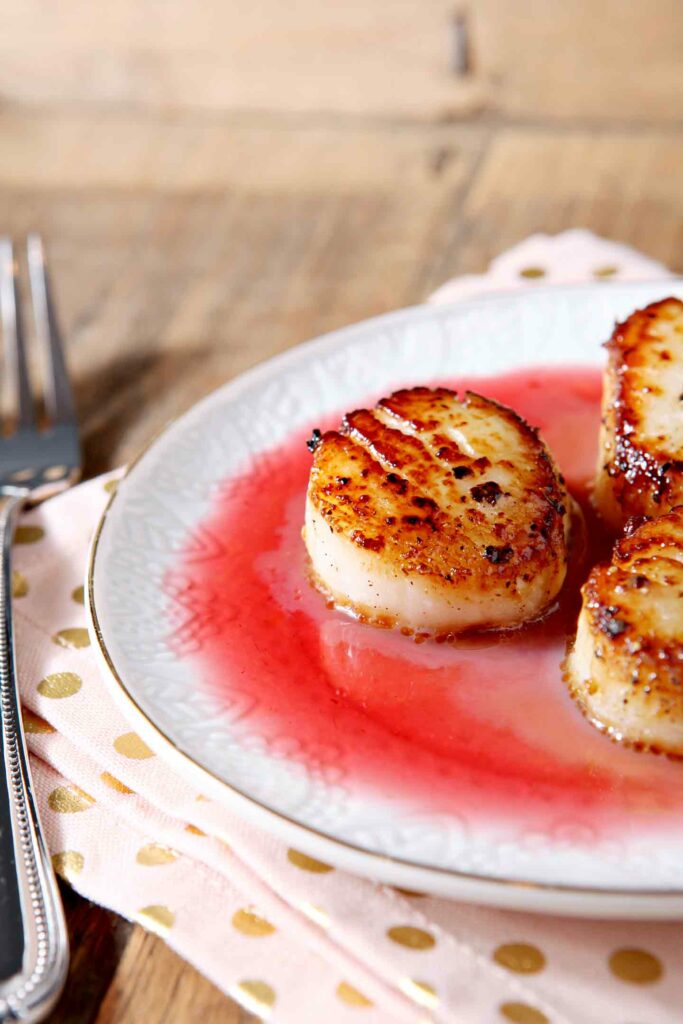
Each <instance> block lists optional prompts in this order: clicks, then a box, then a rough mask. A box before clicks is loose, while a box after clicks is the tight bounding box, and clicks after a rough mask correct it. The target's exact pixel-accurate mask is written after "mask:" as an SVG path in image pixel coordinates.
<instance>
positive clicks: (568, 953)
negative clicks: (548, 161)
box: [14, 231, 683, 1024]
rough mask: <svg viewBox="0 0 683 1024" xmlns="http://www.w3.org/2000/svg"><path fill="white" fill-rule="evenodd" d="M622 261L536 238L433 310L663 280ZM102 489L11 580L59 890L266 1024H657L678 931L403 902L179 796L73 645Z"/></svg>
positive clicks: (582, 239) (85, 490)
mask: <svg viewBox="0 0 683 1024" xmlns="http://www.w3.org/2000/svg"><path fill="white" fill-rule="evenodd" d="M665 274H666V270H665V268H664V267H662V266H660V265H659V264H656V263H654V262H653V261H651V260H647V259H645V258H644V257H642V256H640V255H639V254H637V253H635V252H633V251H632V250H629V249H626V248H625V247H624V246H620V245H615V244H613V243H609V242H605V241H603V240H601V239H598V238H595V237H594V236H592V235H590V234H589V233H587V232H584V231H571V232H567V233H565V234H563V235H559V236H557V237H554V238H551V237H547V236H540V235H539V236H535V237H534V238H531V239H529V240H527V241H526V242H523V243H522V244H521V245H519V246H516V247H515V248H514V249H512V250H510V251H509V252H507V253H505V254H504V255H502V256H499V257H498V258H497V259H496V260H495V261H494V263H493V264H492V267H491V271H490V273H489V274H487V275H483V276H481V277H468V278H462V279H460V280H459V281H455V282H451V283H450V284H447V285H444V287H443V288H441V289H440V290H439V292H438V293H437V294H436V296H434V297H433V301H440V300H455V299H457V298H459V297H461V296H463V295H469V294H474V293H480V292H482V291H491V290H500V289H507V288H510V287H519V286H522V285H524V286H528V287H538V286H539V282H544V281H554V280H557V281H562V280H572V281H575V280H590V279H592V278H593V277H595V276H597V277H598V278H601V277H608V276H614V277H619V278H634V277H639V278H647V277H663V276H665ZM112 486H115V475H114V476H112V477H109V478H106V479H105V478H101V479H98V480H94V481H91V482H89V483H86V484H83V485H82V486H81V487H78V488H76V489H75V490H73V491H71V492H69V493H67V494H65V495H63V496H61V497H59V498H57V499H55V500H53V501H50V502H48V503H47V504H45V505H44V506H42V507H41V508H39V509H37V510H34V511H32V512H31V513H29V514H28V515H27V516H26V517H25V519H24V521H23V524H22V526H21V527H20V528H19V530H18V533H17V537H16V542H17V546H16V549H15V553H16V562H15V566H16V574H15V580H14V591H15V598H16V600H15V608H16V615H17V646H18V653H19V672H20V678H21V689H22V698H23V702H24V706H25V709H26V711H25V715H26V725H27V730H28V740H29V746H30V750H31V754H32V765H33V772H34V779H35V783H36V788H37V792H38V800H39V806H40V812H41V815H42V820H43V823H44V826H45V830H46V832H47V837H48V842H49V845H50V849H51V851H52V854H53V861H54V864H55V867H56V869H57V871H58V872H59V873H60V874H61V875H62V876H64V877H65V878H67V879H68V880H69V881H70V882H71V884H72V885H73V886H74V888H76V889H77V890H78V891H79V892H81V893H82V894H83V895H84V896H87V897H88V898H90V899H92V900H95V901H96V902H98V903H101V904H103V905H105V906H107V907H110V908H112V909H113V910H116V911H117V912H118V913H120V914H122V915H124V916H125V917H127V918H130V919H135V920H138V921H139V922H141V923H142V924H143V925H144V926H145V927H147V928H149V929H151V930H153V931H155V932H157V933H158V934H160V935H162V936H163V937H164V938H165V939H166V941H167V942H168V943H169V944H170V945H171V946H172V947H173V948H174V949H175V950H177V952H178V953H180V955H181V956H183V957H185V958H186V959H187V960H189V961H190V962H192V963H193V964H194V965H195V966H196V967H197V968H199V970H201V971H202V972H203V973H204V974H205V975H207V976H208V977H209V978H211V979H212V980H213V981H214V982H215V983H216V984H217V985H218V986H220V987H221V988H222V989H223V990H224V991H226V992H228V993H229V994H230V995H232V996H233V997H234V998H236V999H238V1000H239V1001H240V1002H241V1003H242V1004H244V1006H245V1007H247V1008H248V1009H249V1010H251V1011H253V1012H255V1013H257V1014H260V1015H261V1016H263V1017H264V1018H267V1019H270V1020H273V1021H279V1022H282V1024H287V1022H292V1024H293V1022H296V1024H302V1022H304V1021H306V1022H307V1021H311V1022H314V1021H322V1020H324V1021H326V1022H327V1024H343V1022H346V1021H356V1020H362V1021H366V1022H368V1024H396V1022H402V1021H410V1022H414V1024H418V1022H422V1024H424V1022H427V1021H444V1022H446V1021H447V1022H458V1024H488V1022H490V1024H495V1022H501V1021H502V1022H504V1021H512V1022H513V1024H514V1022H516V1024H547V1022H550V1024H569V1022H571V1024H591V1022H596V1024H597V1022H598V1021H599V1022H600V1024H612V1022H613V1024H628V1022H633V1024H636V1022H637V1024H674V1022H675V1021H680V1019H681V1014H680V1007H681V1005H683V976H682V973H681V963H680V950H681V948H683V926H681V925H677V924H647V923H607V922H585V921H574V920H567V919H559V918H549V917H541V916H534V915H529V914H522V913H512V912H508V911H498V910H491V909H485V908H480V907H472V906H468V905H466V904H460V903H453V902H449V901H447V900H443V899H432V898H430V897H419V896H417V895H415V894H413V895H411V894H407V893H402V892H399V891H397V890H394V889H392V888H389V887H386V886H381V885H377V884H374V883H372V882H368V881H365V880H363V879H360V878H356V877H354V876H352V875H349V874H346V873H344V872H342V871H338V870H334V869H332V868H331V867H329V866H328V865H326V864H322V863H320V862H318V861H314V860H311V859H310V858H308V857H306V856H304V855H303V854H302V853H300V852H299V851H296V850H293V849H287V848H286V847H285V846H284V845H283V844H282V843H281V842H279V841H276V840H275V839H273V838H271V837H270V836H269V835H267V834H265V833H261V832H260V831H258V830H257V829H254V828H253V827H252V826H250V825H247V824H245V823H244V822H243V821H241V820H240V819H239V818H237V817H235V816H234V815H233V814H231V813H230V812H228V811H226V810H225V809H224V808H223V807H221V806H220V805H219V804H217V803H215V802H213V801H210V800H207V799H206V798H205V797H203V795H202V794H200V793H197V792H195V791H194V789H192V788H190V787H188V786H187V785H186V784H185V783H184V782H183V781H182V780H181V779H179V778H177V777H176V776H175V775H174V774H173V772H172V771H171V770H170V769H169V768H168V767H167V766H166V765H165V763H164V761H163V760H162V759H161V758H159V757H157V756H155V755H154V754H153V753H152V751H151V750H149V748H148V747H147V746H146V745H145V744H144V743H143V742H142V740H141V739H140V738H139V737H138V736H137V735H136V734H135V732H134V731H133V727H132V726H131V725H130V724H129V723H128V722H127V721H126V720H125V719H124V718H123V717H122V716H121V714H120V713H119V711H118V710H117V708H116V707H115V706H114V705H113V704H112V702H111V700H110V698H109V696H108V694H107V690H106V688H105V685H104V683H103V681H102V678H101V677H100V674H99V671H98V668H97V665H96V663H95V659H94V656H93V653H92V651H91V649H90V646H89V640H88V634H87V630H86V619H85V610H84V607H83V590H82V586H81V581H82V578H83V567H84V565H85V559H86V552H87V548H88V542H89V540H90V536H91V534H92V532H93V529H94V527H95V524H96V523H97V520H98V517H99V516H100V514H101V512H102V510H103V508H104V505H105V502H106V500H107V496H108V495H107V491H108V490H109V489H110V488H111V487H112Z"/></svg>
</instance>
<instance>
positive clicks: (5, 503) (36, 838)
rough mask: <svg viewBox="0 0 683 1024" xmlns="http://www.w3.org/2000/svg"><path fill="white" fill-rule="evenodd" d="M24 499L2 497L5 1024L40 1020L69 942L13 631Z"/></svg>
mask: <svg viewBox="0 0 683 1024" xmlns="http://www.w3.org/2000/svg"><path fill="white" fill-rule="evenodd" d="M24 501H25V496H24V494H22V493H16V494H4V495H0V558H1V562H2V564H1V566H0V1024H5V1022H6V1021H39V1020H42V1019H43V1018H44V1017H45V1016H46V1014H47V1013H48V1012H49V1011H50V1009H51V1007H52V1006H53V1005H54V1003H55V1002H56V1000H57V998H58V997H59V994H60V992H61V990H62V988H63V986H64V980H65V978H66V971H67V967H68V953H69V947H68V939H67V933H66V926H65V923H64V913H63V910H62V905H61V900H60V897H59V890H58V889H57V882H56V880H55V876H54V873H53V871H52V865H51V862H50V857H49V854H48V851H47V846H46V844H45V840H44V838H43V834H42V831H41V827H40V822H39V820H38V812H37V808H36V802H35V798H34V795H33V789H32V784H31V775H30V772H29V764H28V755H27V751H26V740H25V738H24V732H23V728H22V724H21V710H20V704H19V688H18V685H17V671H16V662H15V656H14V637H13V630H12V536H13V533H14V525H15V522H16V519H17V516H18V514H19V512H20V510H21V508H22V506H23V504H24Z"/></svg>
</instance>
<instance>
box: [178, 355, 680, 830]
mask: <svg viewBox="0 0 683 1024" xmlns="http://www.w3.org/2000/svg"><path fill="white" fill-rule="evenodd" d="M441 383H443V382H441ZM447 383H448V384H449V386H452V387H456V388H458V389H462V388H463V387H466V386H469V387H472V388H473V389H474V390H477V391H479V392H481V393H482V394H485V395H487V396H489V397H492V398H496V399H498V400H499V401H502V402H504V403H505V404H508V405H510V406H512V407H513V408H514V409H516V410H517V411H518V412H519V413H521V414H522V415H523V416H524V417H525V418H526V419H528V420H529V421H530V422H531V423H532V424H534V425H536V426H539V427H540V428H541V433H542V435H543V437H544V438H545V440H546V441H547V443H548V444H549V446H550V448H551V449H552V451H553V452H554V454H555V457H556V459H557V461H558V462H559V465H560V467H561V469H562V471H563V472H564V474H565V477H566V479H567V483H568V485H569V488H570V490H571V491H572V493H573V494H574V496H575V497H576V498H577V499H578V500H579V501H580V502H581V503H582V505H583V506H584V511H585V512H586V516H587V519H588V523H589V536H590V537H591V538H592V541H593V546H594V547H593V552H592V558H593V560H595V558H596V550H595V544H597V547H598V548H600V545H601V544H602V547H603V551H604V550H605V546H604V538H601V536H600V531H599V528H598V526H597V524H596V523H595V519H594V517H593V515H592V514H591V512H590V509H589V508H588V506H587V491H588V483H589V481H590V478H591V476H592V474H593V471H594V466H595V460H596V452H597V432H598V422H599V403H600V390H601V382H600V375H599V374H598V372H597V371H586V370H580V369H579V370H577V369H572V368H566V369H553V370H548V369H537V370H525V371H523V372H521V373H513V374H508V375H505V376H501V377H496V378H493V377H491V378H477V379H476V380H474V379H472V380H457V381H449V382H447ZM334 422H338V417H334V418H333V419H331V420H330V425H332V423H334ZM326 425H327V424H325V423H316V424H311V426H320V427H325V426H326ZM309 435H310V430H306V431H300V432H298V433H297V434H295V435H294V436H292V437H291V438H290V439H289V440H288V441H287V442H286V443H285V444H283V445H280V446H278V447H277V448H275V449H273V450H272V451H270V452H268V453H265V454H264V455H260V456H259V457H258V460H256V462H255V464H254V465H253V466H251V467H249V468H248V469H247V470H246V471H245V472H244V474H243V475H242V476H239V477H237V478H234V479H231V480H229V481H227V482H226V484H225V486H224V487H223V488H222V489H221V490H220V491H219V493H218V494H217V496H216V498H215V502H214V505H213V508H212V510H211V513H210V515H209V516H208V517H207V519H206V521H205V522H204V523H202V524H201V526H200V527H199V528H198V529H197V530H195V531H194V532H193V534H192V536H190V537H188V540H187V544H186V545H185V549H184V552H183V554H182V557H181V558H180V560H179V564H178V566H177V568H176V569H174V570H173V571H172V572H171V573H169V575H168V577H167V580H166V587H167V588H168V591H169V592H173V594H174V597H175V598H176V601H178V600H179V601H180V602H181V603H182V605H183V607H184V609H185V613H184V615H183V620H182V623H181V625H179V626H178V625H177V624H174V626H173V638H172V639H173V644H174V647H175V650H176V651H177V653H178V654H179V655H181V656H182V657H184V658H188V659H192V660H193V661H194V662H195V663H196V664H197V665H198V666H199V670H200V675H201V678H202V680H203V683H204V685H206V686H207V687H208V688H210V689H211V690H212V692H213V693H214V694H215V695H218V697H219V699H220V700H221V701H222V702H223V703H224V705H225V707H226V708H230V709H232V711H233V713H234V710H235V709H236V708H249V709H250V714H249V716H248V719H246V720H245V725H244V728H245V730H246V731H247V732H249V733H250V734H252V733H258V736H259V737H265V741H266V743H267V745H268V749H269V750H270V751H271V752H274V753H276V754H278V755H279V756H282V757H286V758H288V759H290V760H295V761H301V762H303V763H305V764H306V765H308V766H309V767H310V768H313V769H315V770H316V772H317V773H318V774H321V775H322V776H323V777H324V778H326V779H327V780H328V781H330V782H339V783H341V784H342V785H344V786H346V787H348V788H353V789H355V788H359V787H362V788H363V789H364V791H366V792H368V793H373V792H374V793H381V794H382V796H383V797H384V798H385V799H386V798H388V799H393V800H396V801H400V802H401V803H404V804H409V805H413V806H415V807H416V808H420V809H421V810H422V811H425V810H429V812H430V813H438V812H444V813H455V814H458V813H462V814H464V815H466V816H467V817H468V818H469V819H470V820H471V819H472V818H473V817H475V818H476V817H477V816H478V817H479V819H480V820H482V821H486V820H492V819H493V818H495V819H498V820H500V819H503V818H506V817H508V816H510V817H512V818H515V819H517V820H519V819H520V818H521V819H522V820H523V821H524V824H525V825H527V826H533V825H538V826H542V825H543V823H545V824H546V825H547V824H548V822H549V821H550V820H562V819H564V818H566V817H567V816H568V815H570V816H571V817H572V819H573V820H574V821H576V820H579V821H581V822H584V823H585V824H586V825H587V826H589V827H590V828H592V829H593V830H595V829H596V828H599V829H604V828H606V829H609V830H614V829H619V830H623V829H627V830H630V829H631V828H635V829H639V828H641V827H642V826H643V825H644V824H645V823H646V822H651V821H652V818H653V815H656V817H657V825H658V828H661V827H662V826H663V825H664V824H665V823H666V822H675V821H676V818H677V816H678V812H679V811H683V786H681V782H682V781H683V765H681V764H679V763H674V762H671V761H668V760H666V759H665V758H657V757H654V756H653V755H650V754H642V753H637V752H635V751H632V750H628V749H626V748H623V747H620V746H618V745H617V744H615V743H612V742H611V741H610V740H609V739H607V738H606V737H605V736H603V735H601V734H600V733H599V732H597V731H596V730H595V729H594V728H593V727H592V726H590V725H589V724H588V723H587V722H586V721H585V720H584V718H583V717H582V715H581V714H580V712H579V710H578V709H577V707H576V706H575V705H574V703H573V702H572V700H571V698H570V697H569V696H568V693H567V691H566V687H565V685H564V683H563V681H562V677H561V662H562V659H563V658H564V655H565V645H566V640H567V634H568V633H570V632H571V631H572V630H573V627H574V623H575V614H576V610H577V608H578V604H577V601H578V585H579V583H580V582H581V579H583V578H585V574H586V572H587V568H581V567H578V570H577V573H576V579H575V581H574V582H573V584H572V583H570V584H569V585H568V587H567V588H566V593H565V595H564V598H563V602H562V603H563V606H564V612H563V611H562V610H561V611H560V612H558V613H556V614H555V615H553V616H550V617H549V618H548V619H547V620H546V622H545V623H543V624H541V625H539V626H535V627H532V628H530V629H527V630H521V631H519V632H516V633H513V634H509V635H507V636H504V637H501V636H498V637H496V636H489V637H485V636H482V637H479V638H478V639H476V640H470V641H467V642H464V641H463V642H461V643H460V644H458V645H457V646H449V645H437V644H436V643H433V642H428V643H424V644H422V645H417V644H416V643H415V642H414V641H412V640H411V639H409V638H406V637H404V636H401V635H400V634H399V633H397V632H394V631H383V630H378V629H376V628H374V627H372V626H367V625H363V624H361V623H358V622H355V621H353V620H352V619H350V618H348V617H347V616H345V615H344V614H342V613H340V612H337V611H335V610H331V609H329V608H327V607H326V605H325V602H324V600H323V599H322V597H321V596H320V595H319V594H318V593H317V592H316V591H315V590H313V589H312V588H311V586H310V585H309V584H308V582H307V577H306V556H305V549H304V545H303V542H302V539H301V526H302V522H303V511H304V496H305V490H306V484H307V480H308V472H309V468H310V463H311V456H310V453H309V452H308V451H307V449H306V446H305V444H304V441H305V438H306V437H307V436H309ZM567 610H568V611H567ZM680 820H683V818H681V819H680Z"/></svg>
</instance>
